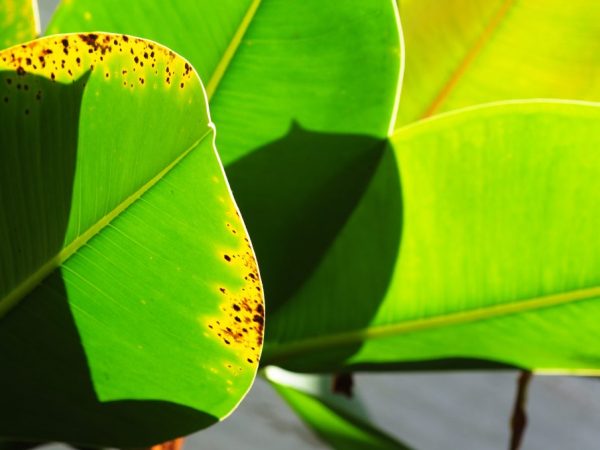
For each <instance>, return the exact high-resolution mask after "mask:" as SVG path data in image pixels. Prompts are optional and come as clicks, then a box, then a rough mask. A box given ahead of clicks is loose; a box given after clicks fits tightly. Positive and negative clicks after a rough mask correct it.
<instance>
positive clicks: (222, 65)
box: [206, 0, 261, 101]
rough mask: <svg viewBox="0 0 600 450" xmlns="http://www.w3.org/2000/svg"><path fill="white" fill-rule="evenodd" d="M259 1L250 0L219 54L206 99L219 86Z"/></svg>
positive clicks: (210, 96) (207, 87) (207, 85)
mask: <svg viewBox="0 0 600 450" xmlns="http://www.w3.org/2000/svg"><path fill="white" fill-rule="evenodd" d="M260 3H261V0H252V3H250V6H249V7H248V10H247V11H246V13H245V14H244V17H243V18H242V21H241V22H240V24H239V25H238V27H237V29H236V31H235V33H234V34H233V36H232V37H231V40H230V41H229V45H228V46H227V48H226V49H225V52H224V53H223V55H222V56H221V59H220V60H219V62H218V64H217V65H216V66H215V70H214V71H213V73H212V75H211V77H210V80H209V81H208V83H207V84H206V95H207V97H208V101H210V100H211V99H212V97H213V95H214V93H215V92H216V90H217V88H218V87H219V84H220V83H221V80H222V79H223V76H224V75H225V72H227V68H228V67H229V64H230V63H231V61H232V60H233V57H234V56H235V54H236V52H237V49H238V48H239V46H240V44H241V42H242V39H243V38H244V35H245V34H246V31H248V28H249V27H250V24H251V23H252V19H254V15H255V14H256V10H257V9H258V7H259V6H260Z"/></svg>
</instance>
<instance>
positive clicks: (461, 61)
mask: <svg viewBox="0 0 600 450" xmlns="http://www.w3.org/2000/svg"><path fill="white" fill-rule="evenodd" d="M398 4H399V8H400V14H401V17H402V23H403V27H404V37H405V40H406V71H405V84H404V87H403V91H402V102H401V106H400V111H399V114H398V122H397V124H398V126H400V125H405V124H407V123H410V122H412V121H414V120H417V119H420V118H423V117H428V116H431V115H433V114H436V113H440V112H444V111H450V110H453V109H457V108H461V107H464V106H470V105H476V104H479V103H484V102H490V101H496V100H510V99H525V98H564V99H581V100H593V101H597V100H600V82H599V81H598V80H600V63H599V59H598V54H599V53H600V21H598V17H600V4H598V3H597V2H594V1H589V0H573V1H566V2H565V1H560V0H490V1H480V0H444V1H438V0H398Z"/></svg>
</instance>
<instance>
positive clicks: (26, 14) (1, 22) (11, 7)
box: [0, 0, 40, 49]
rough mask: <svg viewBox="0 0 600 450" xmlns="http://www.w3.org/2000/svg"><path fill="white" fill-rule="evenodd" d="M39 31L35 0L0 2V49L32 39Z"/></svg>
mask: <svg viewBox="0 0 600 450" xmlns="http://www.w3.org/2000/svg"><path fill="white" fill-rule="evenodd" d="M39 31H40V30H39V17H38V12H37V0H3V1H2V2H0V49H3V48H7V47H10V46H12V45H15V44H20V43H21V42H25V41H29V40H31V39H34V38H36V37H37V35H38V34H39Z"/></svg>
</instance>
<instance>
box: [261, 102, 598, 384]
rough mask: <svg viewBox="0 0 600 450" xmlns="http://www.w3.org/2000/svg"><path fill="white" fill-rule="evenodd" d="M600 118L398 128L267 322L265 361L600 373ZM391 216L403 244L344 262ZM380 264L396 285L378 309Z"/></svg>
mask: <svg viewBox="0 0 600 450" xmlns="http://www.w3.org/2000/svg"><path fill="white" fill-rule="evenodd" d="M599 120H600V109H599V108H598V106H596V105H594V104H578V103H568V102H566V103H564V102H530V103H527V102H523V103H519V102H516V103H508V104H499V105H495V106H490V107H481V108H475V109H473V110H468V111H464V112H461V113H456V114H450V115H447V116H443V117H439V118H437V119H432V120H429V121H425V122H423V123H420V124H417V125H414V126H413V127H410V128H404V129H403V130H400V131H399V132H398V133H397V134H396V135H394V136H393V137H392V138H391V140H390V145H389V146H388V147H387V149H386V153H385V155H384V157H383V159H382V162H381V164H380V166H379V168H378V171H377V172H376V174H375V176H374V177H373V179H372V181H371V183H370V185H369V188H368V190H367V192H366V194H365V196H364V197H363V199H362V202H361V204H360V205H359V207H358V208H357V209H356V210H355V212H354V214H353V216H352V218H351V220H350V221H349V222H348V223H347V225H346V227H345V229H344V230H343V232H342V233H340V234H339V236H338V238H337V240H336V242H335V245H334V246H333V248H332V249H331V251H330V252H329V253H328V255H327V257H326V258H325V259H323V261H322V262H321V264H320V265H319V268H318V270H317V272H316V274H315V276H314V277H313V278H312V279H311V281H310V282H309V283H307V284H306V285H304V286H303V288H302V290H300V291H299V293H298V295H297V296H296V298H294V300H293V301H291V302H288V304H286V305H285V307H284V308H282V309H281V310H280V311H279V314H278V315H276V316H275V317H272V318H271V320H270V322H269V327H270V332H271V334H270V336H271V337H272V340H271V341H270V342H269V346H268V347H267V349H266V354H265V359H266V362H267V363H274V364H283V365H286V366H288V367H294V368H297V369H299V370H309V369H311V368H312V369H313V370H322V369H323V368H325V367H337V366H343V365H346V366H348V365H349V366H355V367H372V368H392V367H406V363H415V362H419V361H429V367H436V366H437V365H436V361H439V360H445V361H446V362H448V361H451V360H453V359H454V360H455V359H464V358H468V359H486V360H495V361H498V362H501V363H504V364H509V365H517V366H521V367H527V368H532V369H536V370H539V371H564V372H570V373H594V372H596V371H598V369H600V355H599V354H598V345H597V343H598V342H600V335H599V334H598V328H597V326H596V322H597V317H598V314H600V311H599V310H598V308H600V302H599V301H598V297H599V296H600V278H599V277H600V273H599V272H598V264H599V263H600V261H599V260H598V258H599V255H600V248H599V245H598V241H597V239H596V238H595V235H596V233H597V230H598V229H599V227H600V215H599V214H598V213H597V208H596V206H595V205H596V203H597V200H598V192H600V184H599V181H598V180H600V154H599V153H598V152H597V148H598V144H599V143H600V142H599V141H600V134H599V133H598V126H597V125H598V121H599ZM384 205H387V208H386V207H385V206H384ZM392 220H394V221H396V224H397V225H396V226H395V227H394V228H393V229H395V230H397V231H396V233H397V234H396V235H395V236H393V237H394V239H393V240H392V239H390V240H389V241H388V242H387V245H386V246H384V245H383V241H382V240H381V239H383V238H380V240H379V241H377V240H376V241H375V243H379V242H381V246H380V247H379V248H378V249H374V250H373V251H372V253H371V257H370V258H369V259H367V258H365V259H364V260H362V261H360V264H347V261H348V260H349V258H350V255H356V254H360V251H361V250H360V248H361V246H366V245H369V244H372V243H373V242H374V241H373V239H372V238H371V239H367V236H381V232H379V234H378V233H377V230H381V229H382V223H385V221H387V222H389V221H392ZM367 243H369V244H367ZM390 247H391V248H390ZM386 251H387V252H390V253H391V255H390V257H389V259H387V260H385V263H386V265H384V264H383V263H384V260H382V258H381V256H382V255H384V254H385V252H386ZM362 254H368V253H367V252H365V251H363V252H362ZM372 266H376V267H377V269H378V270H379V271H381V272H384V273H385V275H386V276H387V279H386V280H385V281H386V283H385V284H382V286H383V289H382V291H381V292H380V293H379V294H380V295H381V297H375V298H381V301H380V302H379V303H377V304H376V305H375V306H374V307H373V306H372V307H371V309H370V310H367V309H366V306H364V305H368V304H369V303H368V302H366V301H363V302H361V301H360V300H361V298H371V299H373V297H368V296H369V295H370V293H369V289H370V288H372V287H373V286H375V282H376V281H377V280H376V279H374V278H368V277H367V275H369V270H370V267H372ZM356 267H359V268H360V269H357V268H356ZM361 271H362V272H361ZM340 273H344V274H346V275H348V276H344V277H341V276H338V275H337V274H340ZM382 276H383V275H382ZM324 290H325V291H327V292H328V294H329V295H328V298H327V305H326V307H327V308H331V309H332V310H333V311H335V312H336V314H335V315H333V314H331V315H328V316H326V317H325V316H324V314H323V312H322V311H323V308H324V306H323V304H322V303H321V302H319V301H318V295H317V294H316V293H318V292H321V291H324ZM349 300H350V301H349ZM307 318H310V320H309V319H307ZM402 363H404V365H403V364H402Z"/></svg>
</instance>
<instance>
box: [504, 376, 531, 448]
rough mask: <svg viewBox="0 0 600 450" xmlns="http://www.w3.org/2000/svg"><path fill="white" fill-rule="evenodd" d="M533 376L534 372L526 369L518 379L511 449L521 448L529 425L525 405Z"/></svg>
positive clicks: (512, 421) (512, 419)
mask: <svg viewBox="0 0 600 450" xmlns="http://www.w3.org/2000/svg"><path fill="white" fill-rule="evenodd" d="M531 377H532V373H531V372H530V371H527V370H524V371H522V372H521V374H520V375H519V378H518V379H517V396H516V398H515V406H514V408H513V413H512V418H511V421H510V427H511V435H510V447H509V449H510V450H519V448H521V442H522V440H523V435H524V434H525V427H526V426H527V413H526V411H525V406H526V403H527V388H528V387H529V382H530V380H531Z"/></svg>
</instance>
